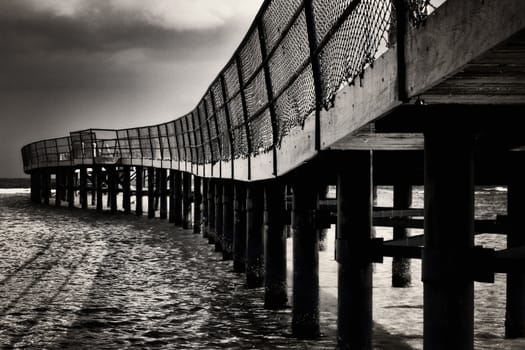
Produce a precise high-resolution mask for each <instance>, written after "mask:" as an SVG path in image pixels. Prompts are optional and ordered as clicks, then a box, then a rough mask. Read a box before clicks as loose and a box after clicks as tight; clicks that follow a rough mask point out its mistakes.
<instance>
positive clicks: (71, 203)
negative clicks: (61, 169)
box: [67, 167, 75, 208]
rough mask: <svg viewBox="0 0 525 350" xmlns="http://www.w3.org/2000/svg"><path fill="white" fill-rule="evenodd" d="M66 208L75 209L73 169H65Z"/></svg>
mask: <svg viewBox="0 0 525 350" xmlns="http://www.w3.org/2000/svg"><path fill="white" fill-rule="evenodd" d="M67 206H68V207H69V208H74V207H75V168H73V167H71V168H67Z"/></svg>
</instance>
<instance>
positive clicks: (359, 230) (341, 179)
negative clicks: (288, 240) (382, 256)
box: [336, 151, 372, 349]
mask: <svg viewBox="0 0 525 350" xmlns="http://www.w3.org/2000/svg"><path fill="white" fill-rule="evenodd" d="M341 163H343V162H341ZM344 163H345V165H346V166H341V167H340V168H339V169H338V174H337V239H336V260H337V262H338V305H337V314H338V319H337V334H338V336H337V339H338V348H339V349H372V263H371V262H372V259H371V256H372V251H371V238H372V162H371V154H370V152H368V151H362V152H352V153H351V157H349V158H348V160H347V161H345V162H344ZM347 164H351V166H348V165H347Z"/></svg>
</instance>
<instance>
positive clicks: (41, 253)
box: [0, 233, 56, 286]
mask: <svg viewBox="0 0 525 350" xmlns="http://www.w3.org/2000/svg"><path fill="white" fill-rule="evenodd" d="M55 237H56V233H55V234H53V235H52V236H51V237H50V238H49V239H47V240H46V241H45V245H44V246H43V247H42V249H40V250H39V251H38V252H36V253H35V254H34V255H33V256H32V257H31V258H29V259H27V260H26V261H24V263H23V264H22V265H20V266H19V267H17V268H16V269H14V270H13V271H12V272H11V273H9V274H8V275H7V276H6V277H5V278H4V279H2V280H0V286H2V285H4V284H7V283H8V282H9V281H10V280H11V279H12V278H14V277H16V276H17V275H18V274H19V273H20V272H21V271H23V270H25V269H27V268H29V267H30V266H31V265H32V264H33V263H34V262H35V261H36V260H37V259H38V258H40V257H44V256H45V254H46V252H48V251H49V248H50V247H51V245H52V244H53V242H54V240H55Z"/></svg>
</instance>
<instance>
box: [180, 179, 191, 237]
mask: <svg viewBox="0 0 525 350" xmlns="http://www.w3.org/2000/svg"><path fill="white" fill-rule="evenodd" d="M190 194H191V174H190V173H183V174H182V228H184V229H189V228H191V199H190Z"/></svg>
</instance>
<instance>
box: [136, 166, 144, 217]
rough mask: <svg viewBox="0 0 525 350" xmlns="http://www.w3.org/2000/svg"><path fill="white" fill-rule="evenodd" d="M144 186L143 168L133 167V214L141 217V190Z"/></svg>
mask: <svg viewBox="0 0 525 350" xmlns="http://www.w3.org/2000/svg"><path fill="white" fill-rule="evenodd" d="M143 185H144V168H143V167H141V166H136V167H135V214H136V215H137V216H142V212H143V209H142V194H143V191H142V188H143Z"/></svg>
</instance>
